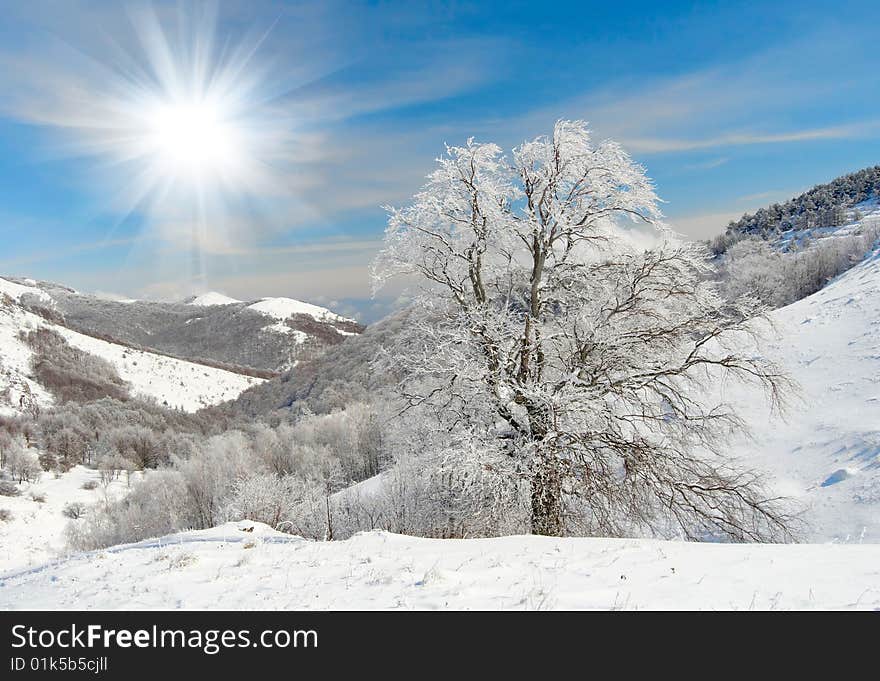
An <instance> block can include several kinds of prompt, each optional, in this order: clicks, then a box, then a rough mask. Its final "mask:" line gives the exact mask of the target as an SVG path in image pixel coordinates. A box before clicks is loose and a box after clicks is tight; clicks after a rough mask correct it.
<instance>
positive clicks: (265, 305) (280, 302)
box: [248, 298, 354, 322]
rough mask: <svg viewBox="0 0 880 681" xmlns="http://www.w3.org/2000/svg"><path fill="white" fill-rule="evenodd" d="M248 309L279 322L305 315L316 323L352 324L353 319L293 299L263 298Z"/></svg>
mask: <svg viewBox="0 0 880 681" xmlns="http://www.w3.org/2000/svg"><path fill="white" fill-rule="evenodd" d="M248 309H251V310H256V311H257V312H261V313H262V314H264V315H267V316H269V317H274V318H275V319H277V320H279V321H284V320H285V319H289V318H290V317H293V316H294V315H306V316H308V317H312V318H313V319H315V320H316V321H334V322H354V320H353V319H347V318H345V317H342V316H340V315H338V314H336V313H335V312H331V311H330V310H328V309H327V308H325V307H319V306H318V305H312V304H311V303H304V302H302V301H301V300H294V299H293V298H263V299H262V300H260V301H258V302H256V303H253V304H252V305H248Z"/></svg>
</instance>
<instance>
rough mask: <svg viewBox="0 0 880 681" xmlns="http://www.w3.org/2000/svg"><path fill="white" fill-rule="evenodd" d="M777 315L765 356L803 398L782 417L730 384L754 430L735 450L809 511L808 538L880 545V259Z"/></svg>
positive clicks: (731, 396)
mask: <svg viewBox="0 0 880 681" xmlns="http://www.w3.org/2000/svg"><path fill="white" fill-rule="evenodd" d="M771 318H772V321H773V323H774V327H775V328H774V329H773V330H772V331H770V332H768V333H767V338H768V341H767V342H766V345H765V352H766V353H767V354H768V356H769V357H771V358H772V359H774V360H775V361H776V362H778V363H779V364H780V365H781V366H782V367H783V368H784V369H785V370H786V371H787V372H788V373H789V375H790V376H791V377H792V378H794V379H795V381H797V382H798V383H799V385H800V395H799V396H798V397H796V398H795V399H793V400H792V401H791V404H790V406H789V409H788V410H787V414H786V418H785V420H781V419H779V418H777V417H774V416H771V415H768V413H767V409H766V403H765V402H764V401H763V399H761V397H760V396H759V395H756V394H754V393H752V392H748V391H742V390H739V389H733V388H728V389H727V390H726V391H725V392H724V397H725V399H728V400H730V401H731V402H733V403H735V404H736V405H737V406H738V408H739V409H740V412H741V414H742V415H743V416H745V418H746V420H747V422H748V423H749V424H750V426H751V427H752V429H753V431H754V440H753V441H738V442H736V443H733V447H732V451H733V452H734V453H735V454H737V455H739V456H741V457H743V458H744V459H745V460H747V461H749V462H751V463H753V464H754V465H755V466H757V467H759V468H761V469H763V470H765V471H767V472H768V473H769V474H770V475H771V477H772V479H773V481H774V485H775V487H776V488H777V489H778V490H779V492H781V493H782V494H785V495H786V496H792V497H794V498H795V499H797V500H798V501H799V502H801V503H803V504H804V505H805V506H806V514H805V519H806V520H807V522H808V528H807V530H806V537H807V538H808V539H812V540H818V541H826V540H835V541H843V542H859V541H864V542H880V253H875V254H874V256H872V257H871V258H869V259H868V260H867V261H865V262H863V263H862V264H860V265H858V266H856V267H855V268H854V269H852V270H850V271H848V272H846V273H845V274H843V275H842V276H840V277H839V278H838V279H836V280H835V281H833V282H831V283H830V284H829V285H828V286H827V287H825V288H824V289H822V290H821V291H819V292H818V293H815V294H813V295H811V296H809V297H807V298H804V299H803V300H800V301H798V302H796V303H794V304H792V305H788V306H786V307H784V308H781V309H779V310H776V311H775V312H773V313H772V315H771Z"/></svg>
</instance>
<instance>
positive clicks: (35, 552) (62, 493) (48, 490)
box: [0, 466, 140, 573]
mask: <svg viewBox="0 0 880 681" xmlns="http://www.w3.org/2000/svg"><path fill="white" fill-rule="evenodd" d="M139 475H140V473H133V474H132V479H131V482H132V484H134V482H135V481H136V480H137V478H138V476H139ZM127 482H128V481H127V479H126V476H125V474H121V475H120V476H119V477H118V478H117V479H116V480H112V481H108V482H107V483H106V484H103V483H102V482H101V479H100V473H99V472H98V471H97V470H94V469H89V468H85V467H83V466H75V467H74V468H71V469H70V470H69V471H67V472H66V473H61V474H58V475H55V474H54V473H48V472H44V473H43V475H42V477H41V479H40V481H39V482H35V483H33V484H28V483H23V484H21V485H18V488H19V490H20V491H21V494H20V495H19V496H17V497H4V496H0V508H2V509H5V510H7V511H9V512H11V514H12V518H11V519H10V520H7V521H5V522H0V573H2V572H7V571H9V570H12V569H24V568H26V567H28V566H34V565H40V564H43V563H45V562H46V561H49V560H53V559H55V558H57V557H58V554H59V553H62V552H63V551H64V550H65V544H66V542H65V537H64V528H65V527H66V526H67V523H68V522H69V520H68V519H67V518H66V517H65V516H64V515H63V513H62V512H63V510H64V507H65V506H66V505H67V504H69V503H71V502H73V503H81V504H85V505H87V506H91V505H94V504H97V503H99V502H101V501H103V500H105V499H108V498H110V499H115V498H118V497H119V496H122V495H124V494H125V493H126V492H127V491H128V487H127ZM85 483H93V484H95V485H96V487H95V488H94V489H83V485H84V484H85ZM34 497H36V498H37V499H43V501H39V500H35V498H34Z"/></svg>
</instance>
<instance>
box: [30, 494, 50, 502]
mask: <svg viewBox="0 0 880 681" xmlns="http://www.w3.org/2000/svg"><path fill="white" fill-rule="evenodd" d="M30 497H31V501H35V502H36V503H38V504H45V503H46V495H45V494H44V493H43V492H31V494H30Z"/></svg>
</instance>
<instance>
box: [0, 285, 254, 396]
mask: <svg viewBox="0 0 880 681" xmlns="http://www.w3.org/2000/svg"><path fill="white" fill-rule="evenodd" d="M19 288H22V287H20V285H18V284H13V283H12V282H7V281H6V280H3V279H0V290H3V291H6V292H9V291H13V292H15V293H17V299H20V298H21V296H23V295H24V294H26V293H33V291H27V290H26V291H21V290H18V289H19ZM37 291H38V290H37ZM38 293H42V291H38ZM37 328H47V329H51V330H53V331H55V332H56V333H58V334H59V335H61V336H62V337H63V338H64V339H65V340H66V341H67V343H68V344H69V345H71V346H72V347H74V348H78V349H80V350H83V351H85V352H88V353H90V354H92V355H95V356H97V357H101V358H103V359H106V360H107V361H109V362H110V363H111V364H112V365H113V366H114V368H115V369H116V371H117V373H118V374H119V376H120V377H121V378H122V379H123V380H124V381H126V382H127V383H128V384H129V386H130V389H131V391H132V393H133V394H134V395H135V396H140V397H146V398H152V399H155V400H156V401H158V402H159V403H160V404H161V403H165V404H167V405H168V406H171V407H174V408H181V409H184V410H186V411H197V410H198V409H201V408H202V407H206V406H209V405H214V404H219V403H220V402H225V401H226V400H230V399H233V398H234V397H236V396H237V395H239V394H240V393H241V392H242V391H244V390H246V389H247V388H249V387H251V386H253V385H256V384H258V383H261V382H262V379H259V378H254V377H251V376H244V375H242V374H238V373H234V372H232V371H226V370H223V369H218V368H214V367H209V366H205V365H203V364H196V363H192V362H186V361H183V360H180V359H175V358H173V357H167V356H164V355H160V354H156V353H151V352H145V351H142V350H135V349H132V348H129V347H126V346H123V345H117V344H115V343H111V342H108V341H106V340H102V339H99V338H94V337H92V336H87V335H84V334H81V333H78V332H76V331H72V330H70V329H68V328H65V327H63V326H60V325H57V324H53V323H51V322H48V321H47V320H45V319H43V318H42V317H40V316H38V315H35V314H33V313H31V312H28V311H27V310H25V309H23V308H22V307H20V306H19V305H18V304H16V303H7V304H3V305H0V393H2V392H3V391H4V390H7V389H8V390H9V396H8V401H7V403H6V404H2V403H0V411H6V412H14V411H16V410H18V409H19V408H20V406H21V396H22V395H23V394H24V393H25V392H29V393H30V394H32V395H33V396H34V399H36V401H37V403H38V404H40V405H43V406H48V405H50V404H52V401H53V400H52V397H51V395H50V394H49V392H48V391H47V390H45V389H44V388H43V386H41V385H39V383H38V382H37V381H36V380H35V379H34V378H33V376H32V371H31V367H30V359H31V354H32V353H31V350H30V348H28V346H27V345H26V344H25V343H24V341H22V340H21V338H19V334H20V333H21V332H22V331H30V330H34V329H37Z"/></svg>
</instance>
